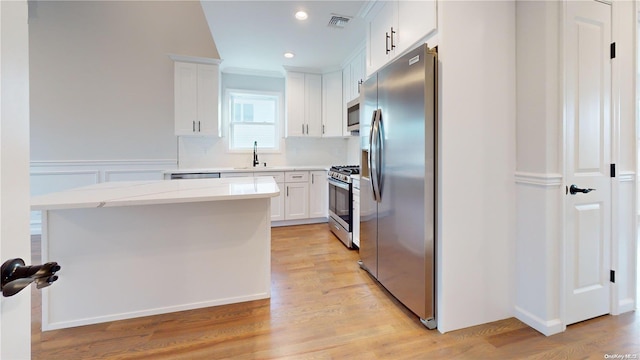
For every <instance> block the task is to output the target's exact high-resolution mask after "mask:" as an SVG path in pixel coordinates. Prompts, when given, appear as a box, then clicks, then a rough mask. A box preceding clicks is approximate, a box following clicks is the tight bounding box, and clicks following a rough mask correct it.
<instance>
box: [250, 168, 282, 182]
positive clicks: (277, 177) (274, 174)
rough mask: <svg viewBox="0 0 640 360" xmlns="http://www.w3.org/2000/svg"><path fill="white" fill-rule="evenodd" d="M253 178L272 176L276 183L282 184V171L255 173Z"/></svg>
mask: <svg viewBox="0 0 640 360" xmlns="http://www.w3.org/2000/svg"><path fill="white" fill-rule="evenodd" d="M253 174H254V176H272V177H273V180H275V181H276V182H277V183H283V182H284V172H282V171H256V172H255V173H253Z"/></svg>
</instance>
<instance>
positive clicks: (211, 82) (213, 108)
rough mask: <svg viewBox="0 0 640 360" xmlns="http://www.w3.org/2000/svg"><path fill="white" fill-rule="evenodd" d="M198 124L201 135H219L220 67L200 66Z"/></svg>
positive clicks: (197, 129)
mask: <svg viewBox="0 0 640 360" xmlns="http://www.w3.org/2000/svg"><path fill="white" fill-rule="evenodd" d="M197 75H198V85H197V124H196V132H197V133H199V134H200V135H217V134H218V83H219V82H218V77H219V74H218V65H209V64H199V65H198V74H197Z"/></svg>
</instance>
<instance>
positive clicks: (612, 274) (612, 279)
mask: <svg viewBox="0 0 640 360" xmlns="http://www.w3.org/2000/svg"><path fill="white" fill-rule="evenodd" d="M609 281H610V282H612V283H615V282H616V272H615V271H614V270H609Z"/></svg>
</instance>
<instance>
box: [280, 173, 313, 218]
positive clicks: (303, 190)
mask: <svg viewBox="0 0 640 360" xmlns="http://www.w3.org/2000/svg"><path fill="white" fill-rule="evenodd" d="M284 187H285V199H284V218H285V220H297V219H307V218H309V183H308V182H299V183H285V184H284Z"/></svg>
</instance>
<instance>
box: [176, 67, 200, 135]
mask: <svg viewBox="0 0 640 360" xmlns="http://www.w3.org/2000/svg"><path fill="white" fill-rule="evenodd" d="M197 89H198V65H197V64H193V63H184V62H176V63H175V64H174V86H173V91H174V94H173V95H174V122H175V134H176V135H193V134H194V132H195V130H196V121H197V117H198V115H197V106H198V101H197Z"/></svg>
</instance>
